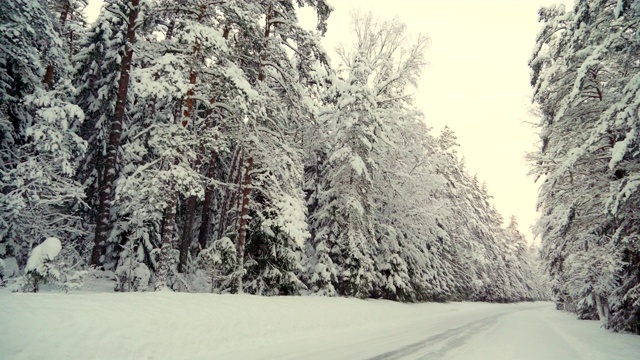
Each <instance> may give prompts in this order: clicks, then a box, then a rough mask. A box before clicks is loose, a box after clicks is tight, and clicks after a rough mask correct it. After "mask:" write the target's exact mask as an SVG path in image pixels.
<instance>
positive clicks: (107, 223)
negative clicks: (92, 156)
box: [91, 0, 140, 266]
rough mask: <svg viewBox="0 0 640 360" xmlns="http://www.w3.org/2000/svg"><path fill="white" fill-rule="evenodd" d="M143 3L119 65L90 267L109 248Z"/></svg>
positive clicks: (136, 1) (134, 6)
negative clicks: (116, 182)
mask: <svg viewBox="0 0 640 360" xmlns="http://www.w3.org/2000/svg"><path fill="white" fill-rule="evenodd" d="M139 5H140V0H131V7H130V8H129V9H130V10H129V24H128V26H127V36H126V38H127V44H126V45H125V53H124V56H123V57H122V63H121V65H120V79H119V80H118V93H117V97H116V108H115V113H114V116H113V120H112V121H111V131H110V134H109V142H108V144H107V156H106V160H105V164H104V169H103V174H102V184H101V185H100V194H99V199H98V202H99V205H98V216H97V219H96V233H95V238H94V245H93V251H92V252H91V264H92V265H96V266H101V265H102V264H103V262H104V259H103V256H104V255H105V253H106V249H107V238H108V236H109V229H110V228H111V219H110V213H111V205H112V198H113V190H114V188H113V182H114V180H115V179H116V164H117V160H118V159H117V158H118V148H119V147H120V136H121V135H122V121H123V120H124V115H125V110H126V103H127V95H128V92H129V77H130V72H131V62H132V59H133V44H134V43H135V41H136V21H137V18H138V13H139V11H140V9H139Z"/></svg>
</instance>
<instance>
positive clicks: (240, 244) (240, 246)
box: [232, 157, 253, 293]
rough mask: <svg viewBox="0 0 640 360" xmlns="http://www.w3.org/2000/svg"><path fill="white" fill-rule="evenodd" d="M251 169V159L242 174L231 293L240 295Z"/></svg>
mask: <svg viewBox="0 0 640 360" xmlns="http://www.w3.org/2000/svg"><path fill="white" fill-rule="evenodd" d="M252 168H253V158H252V157H249V158H248V159H247V168H246V170H245V172H244V181H243V186H242V211H241V212H240V214H241V215H240V225H239V227H238V241H237V242H236V249H237V259H238V265H237V277H236V279H235V286H234V289H232V291H233V292H234V293H242V274H243V273H244V245H245V240H246V237H247V224H248V223H249V200H250V195H251V169H252Z"/></svg>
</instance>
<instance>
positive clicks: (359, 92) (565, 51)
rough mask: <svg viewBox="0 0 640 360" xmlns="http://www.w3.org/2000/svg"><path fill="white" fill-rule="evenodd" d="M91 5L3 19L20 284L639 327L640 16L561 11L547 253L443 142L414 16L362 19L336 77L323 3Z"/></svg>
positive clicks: (3, 162)
mask: <svg viewBox="0 0 640 360" xmlns="http://www.w3.org/2000/svg"><path fill="white" fill-rule="evenodd" d="M86 5H87V3H86V0H9V1H2V2H1V3H0V99H1V100H0V193H1V196H0V284H1V286H6V287H7V288H9V289H11V290H12V291H25V292H37V291H39V290H41V289H42V288H44V287H46V288H48V289H55V290H57V291H69V290H74V289H78V288H81V287H82V284H83V282H84V281H85V280H86V279H88V278H104V279H108V280H109V281H111V282H112V284H113V288H114V290H115V291H117V292H134V291H153V290H172V291H176V292H213V293H249V294H256V295H265V296H274V295H320V296H342V297H357V298H377V299H388V300H396V301H403V302H422V301H459V300H470V301H487V302H517V301H531V300H546V299H549V298H551V296H553V297H554V298H555V299H556V300H557V306H558V307H559V308H562V309H565V310H569V311H573V312H576V313H578V314H579V316H580V317H581V318H585V319H601V320H605V321H606V323H607V326H608V327H610V328H612V329H614V330H628V331H633V332H640V242H639V241H640V240H638V235H637V233H638V230H637V226H636V223H637V221H636V217H635V215H634V214H635V213H636V212H637V211H636V210H635V209H637V208H638V205H639V204H638V186H639V185H640V180H639V179H640V172H639V171H640V168H639V167H638V166H637V165H634V164H636V163H637V160H636V159H637V158H638V152H639V148H638V139H637V138H638V136H637V132H636V131H637V130H636V127H637V125H638V124H639V123H640V121H639V120H638V106H639V105H640V95H639V94H637V92H638V91H639V90H640V80H639V79H640V78H638V67H639V66H640V57H639V55H638V47H637V46H638V42H639V41H640V37H639V35H638V30H639V29H638V28H637V23H638V20H637V19H638V17H639V16H638V15H639V14H638V12H639V11H640V5H639V4H638V2H637V1H636V2H633V1H631V0H590V1H586V0H580V1H577V2H576V6H575V9H573V10H565V9H564V7H562V6H553V7H549V8H543V9H542V10H540V14H539V15H540V20H541V22H542V25H541V26H542V30H541V32H540V34H539V36H538V39H537V43H536V44H535V48H534V54H533V56H532V59H531V61H530V63H529V65H530V67H531V69H532V79H531V83H532V86H533V87H534V99H533V100H534V103H535V106H536V109H537V111H538V112H539V114H540V118H541V124H540V136H541V147H540V150H539V151H538V152H535V153H532V154H530V156H529V157H530V161H531V164H532V173H534V175H535V176H536V177H537V179H538V181H539V182H540V184H541V189H540V197H539V204H538V206H539V209H540V211H541V214H542V216H541V218H540V220H539V221H538V223H537V225H536V229H535V230H536V233H537V234H538V236H539V237H540V239H541V241H542V246H541V248H540V251H538V249H536V248H535V247H533V246H530V245H529V244H528V242H527V240H526V238H525V236H524V235H523V234H522V233H521V232H520V231H519V230H518V224H517V220H516V218H515V217H511V219H510V220H509V221H508V223H505V221H504V219H503V217H502V215H501V214H500V213H499V212H498V211H497V210H496V208H495V207H494V206H493V204H492V200H491V195H490V194H489V193H488V190H487V187H486V185H485V184H484V183H483V182H482V181H481V180H479V179H478V177H477V176H476V175H473V174H470V173H469V172H468V171H467V170H466V167H465V162H464V159H463V158H461V157H460V156H459V155H458V153H457V149H458V146H459V144H458V143H457V140H456V136H455V133H454V132H453V131H451V130H450V129H449V128H445V129H444V130H443V131H441V132H440V133H439V134H433V133H432V132H431V129H430V127H429V125H428V124H429V121H428V119H426V118H425V116H424V115H423V113H422V112H421V111H420V109H419V106H418V104H416V102H415V100H414V98H413V93H414V90H415V88H416V86H417V83H418V79H419V78H420V75H421V72H422V70H423V69H424V68H425V66H426V64H427V60H426V56H427V44H428V37H427V36H426V35H424V34H411V32H410V31H409V30H408V28H407V26H406V25H405V24H403V23H402V21H401V20H399V19H397V18H394V19H377V18H375V17H374V16H372V15H371V14H367V13H363V12H356V13H354V14H353V16H352V24H351V30H352V31H351V34H350V36H351V37H352V39H350V42H348V43H347V42H345V44H344V45H343V46H340V47H339V48H338V49H337V51H336V56H334V58H333V59H332V58H330V56H329V53H328V52H327V51H326V50H325V49H324V48H323V46H322V44H321V39H322V36H323V34H324V33H325V32H326V30H327V19H328V18H329V16H330V14H331V11H332V8H331V6H330V5H329V4H328V3H327V2H326V1H325V0H295V1H294V0H251V1H245V0H107V1H105V3H104V5H103V8H102V9H101V11H100V14H99V16H98V18H97V20H96V21H95V22H92V23H88V22H87V20H86V18H85V15H84V13H83V11H84V8H85V7H86ZM301 7H307V8H310V9H312V10H313V11H314V12H315V14H316V15H317V25H316V27H315V29H308V28H306V27H305V26H303V24H301V21H300V20H299V18H298V9H299V8H301ZM603 23H604V24H610V25H607V26H603V25H602V24H603ZM532 45H534V44H532ZM514 121H517V120H515V119H514ZM532 181H533V179H532ZM539 255H541V258H542V260H543V261H542V262H540V261H539ZM548 276H550V278H551V284H552V289H551V290H552V294H551V291H548V290H547V285H548V284H547V282H548Z"/></svg>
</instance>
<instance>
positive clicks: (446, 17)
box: [325, 0, 573, 240]
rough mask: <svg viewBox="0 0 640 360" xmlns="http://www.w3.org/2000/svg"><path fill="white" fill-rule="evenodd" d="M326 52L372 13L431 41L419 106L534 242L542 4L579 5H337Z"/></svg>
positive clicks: (380, 0)
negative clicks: (537, 44) (534, 106)
mask: <svg viewBox="0 0 640 360" xmlns="http://www.w3.org/2000/svg"><path fill="white" fill-rule="evenodd" d="M330 3H331V4H332V5H333V7H334V8H335V10H334V12H333V14H332V15H331V18H330V19H329V31H328V33H327V39H326V43H325V47H326V49H327V50H328V51H332V50H333V48H334V47H335V44H336V43H338V42H339V41H340V39H343V38H344V37H345V36H347V34H348V32H349V28H348V23H349V13H350V11H351V10H352V9H354V8H360V9H362V10H365V11H368V10H370V11H371V12H372V13H373V14H375V15H379V16H381V17H383V18H390V17H393V16H396V15H397V16H398V17H399V18H400V19H401V20H402V21H403V22H405V23H406V24H407V25H408V26H409V30H410V31H411V32H413V33H419V32H420V33H424V34H427V35H428V36H429V37H430V38H431V45H430V47H429V49H428V52H427V60H428V61H429V63H430V64H429V66H428V67H427V68H426V69H425V72H424V74H423V77H422V81H421V83H420V87H419V92H418V94H417V100H418V101H417V103H418V106H419V107H420V108H421V109H422V110H423V111H424V113H425V114H426V121H427V124H428V125H429V126H431V127H432V128H433V131H432V132H433V133H434V134H439V132H440V130H441V129H442V127H443V126H444V125H445V124H448V125H449V127H450V128H452V129H453V130H454V131H455V133H456V134H457V136H458V142H459V143H460V145H461V146H460V148H459V153H460V154H461V155H462V156H464V157H465V159H466V163H467V167H468V169H469V171H470V172H471V173H472V174H478V178H479V179H480V180H481V181H486V183H487V186H488V189H489V192H490V194H491V195H493V197H494V202H495V205H496V208H497V209H498V210H499V211H500V212H501V213H502V215H503V217H504V218H505V222H506V221H508V219H509V217H510V216H511V215H512V214H514V215H516V216H517V217H518V222H519V224H520V229H521V231H522V232H523V233H524V234H525V235H526V236H527V238H528V239H530V240H531V239H532V238H533V235H532V233H531V229H530V228H531V226H532V225H533V223H534V222H535V220H536V218H537V213H536V210H535V204H536V197H537V188H538V185H537V184H536V183H534V179H533V178H531V177H528V176H527V172H528V170H529V169H528V165H527V164H526V162H525V160H524V155H525V153H526V152H528V151H531V150H534V149H535V148H536V147H537V135H536V130H535V129H534V127H533V126H532V125H531V123H537V122H538V119H536V118H534V117H532V116H531V115H530V113H529V109H530V107H531V100H530V99H531V87H530V86H529V74H530V70H529V68H528V66H527V62H528V60H529V57H530V55H531V51H532V49H533V45H534V41H535V37H536V35H537V33H538V31H539V29H540V25H539V23H538V19H537V10H538V9H539V8H540V6H545V5H550V4H554V3H564V4H567V5H568V6H569V7H570V6H571V4H573V0H564V1H552V0H482V1H477V0H466V1H465V0H446V1H445V0H392V1H390V0H330Z"/></svg>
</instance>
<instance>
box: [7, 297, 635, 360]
mask: <svg viewBox="0 0 640 360" xmlns="http://www.w3.org/2000/svg"><path fill="white" fill-rule="evenodd" d="M0 324H2V326H3V329H4V330H5V331H0V359H12V360H13V359H16V360H38V359H49V360H58V359H60V360H63V359H64V360H70V359H71V360H75V359H78V360H80V359H82V360H89V359H94V360H103V359H104V360H112V359H118V360H125V359H135V360H140V359H145V360H151V359H153V360H165V359H166V360H181V359H185V360H211V359H215V360H218V359H223V360H224V359H233V360H263V359H264V360H267V359H268V360H271V359H284V360H286V359H290V360H293V359H295V360H303V359H310V360H332V359H336V360H340V359H345V360H347V359H348V360H354V359H362V360H367V359H372V360H403V359H429V360H438V359H445V360H446V359H462V360H464V359H473V360H484V359H490V360H501V359H504V360H506V359H509V360H514V359H523V360H536V359H543V360H572V359H576V360H636V359H640V356H639V355H638V354H640V336H637V335H629V334H615V333H612V332H609V331H607V330H605V329H602V328H601V327H600V323H598V322H593V321H578V320H576V319H575V316H572V315H571V314H567V313H564V312H560V311H556V310H555V309H554V305H553V304H552V303H521V304H486V303H468V302H467V303H447V304H438V303H425V304H402V303H397V302H391V301H380V300H358V299H347V298H327V297H321V296H297V297H261V296H250V295H229V294H226V295H214V294H186V293H171V292H155V293H154V292H149V293H109V292H98V291H95V292H77V293H69V294H59V293H38V294H13V293H10V292H8V291H0Z"/></svg>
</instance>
